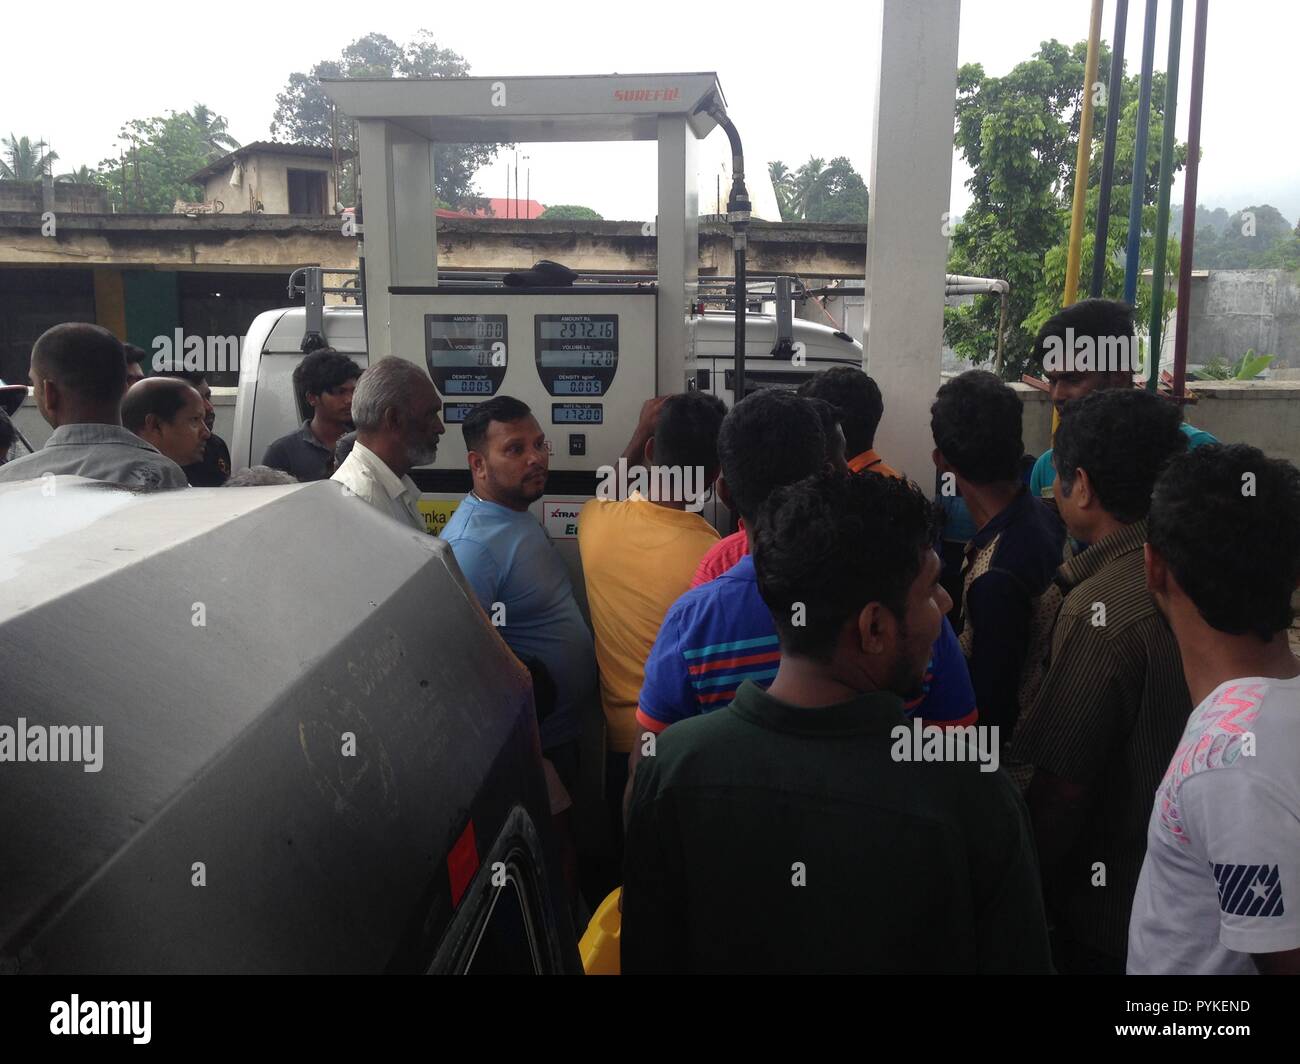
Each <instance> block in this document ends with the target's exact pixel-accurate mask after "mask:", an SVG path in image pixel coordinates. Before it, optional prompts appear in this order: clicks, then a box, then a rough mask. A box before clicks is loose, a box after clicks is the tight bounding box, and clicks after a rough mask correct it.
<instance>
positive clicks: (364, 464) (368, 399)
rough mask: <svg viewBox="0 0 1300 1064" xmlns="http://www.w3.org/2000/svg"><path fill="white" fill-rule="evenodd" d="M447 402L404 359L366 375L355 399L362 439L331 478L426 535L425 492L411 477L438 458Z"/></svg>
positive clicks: (386, 361)
mask: <svg viewBox="0 0 1300 1064" xmlns="http://www.w3.org/2000/svg"><path fill="white" fill-rule="evenodd" d="M441 409H442V400H440V399H439V398H438V392H437V389H435V388H434V386H433V381H431V380H430V379H429V376H428V374H426V373H425V372H424V370H422V369H420V368H419V367H418V366H416V365H415V364H414V363H413V362H407V361H406V360H405V359H402V358H384V359H381V360H380V361H378V362H376V363H375V364H374V365H372V366H371V367H370V368H369V369H367V370H366V371H365V372H364V373H363V374H361V378H360V379H359V380H358V381H357V387H356V391H355V392H353V394H352V421H353V423H354V424H355V425H356V430H357V438H356V443H355V445H354V446H353V448H352V453H351V454H349V455H348V457H347V459H346V460H345V461H344V462H343V464H342V465H341V466H339V468H338V471H337V472H336V473H335V474H334V476H333V477H331V478H330V479H331V480H335V481H337V482H338V483H340V484H342V485H343V487H344V489H345V490H346V491H347V492H348V493H349V494H351V495H355V496H356V497H357V498H359V499H362V500H363V501H365V502H367V503H369V504H370V505H371V506H373V507H374V508H375V509H376V510H379V511H380V512H381V513H385V514H388V515H389V516H390V517H393V518H395V519H396V520H398V521H404V522H406V523H407V524H409V525H410V526H411V527H412V528H417V529H419V530H420V531H421V532H423V531H424V519H423V518H422V517H421V516H420V511H419V509H418V508H417V506H416V501H417V500H418V499H419V497H420V489H419V488H418V487H416V485H415V481H413V480H412V479H411V478H410V476H409V475H408V474H409V473H410V471H411V470H412V469H413V468H415V467H416V466H421V465H427V464H428V463H430V462H432V461H433V459H434V457H435V456H436V455H437V453H438V437H439V436H441V435H442V434H443V433H444V432H445V431H446V429H445V428H444V426H443V424H442V419H441V418H439V417H438V411H439V410H441Z"/></svg>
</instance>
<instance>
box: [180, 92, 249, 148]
mask: <svg viewBox="0 0 1300 1064" xmlns="http://www.w3.org/2000/svg"><path fill="white" fill-rule="evenodd" d="M190 120H191V121H192V122H193V123H194V125H195V126H196V127H197V128H198V131H199V135H200V136H201V137H202V138H203V144H204V147H206V148H207V151H208V155H209V156H210V157H211V158H213V159H217V158H220V157H221V156H223V155H225V154H226V153H227V152H232V151H234V150H235V149H236V148H238V147H239V141H237V140H236V139H235V138H234V137H232V136H231V135H230V131H229V130H228V129H227V128H226V120H225V119H224V118H223V117H222V116H221V115H218V114H213V113H212V111H210V110H209V109H208V108H207V107H206V106H204V105H203V104H201V103H196V104H195V105H194V106H193V107H192V108H191V109H190Z"/></svg>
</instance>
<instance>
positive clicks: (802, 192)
mask: <svg viewBox="0 0 1300 1064" xmlns="http://www.w3.org/2000/svg"><path fill="white" fill-rule="evenodd" d="M828 176H829V175H828V174H827V173H826V160H825V159H818V158H816V157H809V159H808V161H807V162H806V163H804V164H803V166H801V167H799V169H798V170H797V171H796V172H795V175H794V186H795V208H796V217H797V218H799V219H804V218H807V217H808V213H809V209H810V208H811V207H812V205H813V204H814V203H816V202H817V201H818V200H820V199H821V198H822V197H823V196H825V194H826V179H827V177H828Z"/></svg>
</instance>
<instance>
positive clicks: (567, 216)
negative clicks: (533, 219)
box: [537, 203, 603, 222]
mask: <svg viewBox="0 0 1300 1064" xmlns="http://www.w3.org/2000/svg"><path fill="white" fill-rule="evenodd" d="M537 217H538V218H539V219H541V220H542V221H548V222H551V221H577V222H599V221H602V220H603V219H602V218H601V216H600V215H599V214H597V213H596V212H595V211H593V210H592V209H591V208H590V207H579V206H578V205H577V204H573V203H560V204H557V205H556V206H554V207H547V208H546V210H544V211H542V213H541V214H539V215H538V216H537Z"/></svg>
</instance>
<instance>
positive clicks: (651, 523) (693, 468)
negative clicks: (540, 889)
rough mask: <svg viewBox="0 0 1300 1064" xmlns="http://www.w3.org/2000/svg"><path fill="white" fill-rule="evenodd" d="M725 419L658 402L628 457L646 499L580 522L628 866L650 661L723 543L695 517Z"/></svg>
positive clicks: (720, 408)
mask: <svg viewBox="0 0 1300 1064" xmlns="http://www.w3.org/2000/svg"><path fill="white" fill-rule="evenodd" d="M726 413H727V408H726V406H725V405H724V404H723V402H722V400H721V399H719V398H718V397H717V396H714V395H706V394H704V393H702V392H688V393H686V394H683V395H670V396H668V397H667V398H665V399H663V400H651V401H650V402H649V403H647V404H646V407H645V409H644V410H643V412H642V421H641V424H640V425H639V426H638V430H637V433H636V434H635V435H634V436H633V440H632V443H630V444H629V447H628V450H627V451H625V452H624V455H625V457H627V459H628V461H629V463H641V464H642V465H643V466H644V470H645V475H644V476H641V477H637V478H631V477H629V478H627V480H628V482H629V483H631V482H633V481H634V480H635V481H636V482H639V483H640V485H641V486H642V487H645V488H646V489H647V490H646V491H633V492H631V494H630V495H629V496H628V497H627V498H626V499H610V498H596V499H593V500H592V501H591V502H589V503H587V504H586V505H585V506H584V507H583V508H582V511H581V513H580V514H579V515H578V549H579V551H580V552H581V554H582V572H583V578H584V579H585V581H586V584H587V602H588V605H589V607H590V610H591V625H592V628H593V630H594V632H595V636H596V661H597V663H598V664H599V666H600V698H601V704H602V706H603V707H604V710H605V725H606V741H605V750H606V765H605V797H606V800H607V803H608V805H609V811H610V825H611V829H612V831H613V832H614V838H615V851H616V856H617V858H618V860H619V862H620V865H621V862H622V833H623V832H622V825H623V806H622V803H623V790H624V787H625V785H626V783H627V759H628V754H629V753H630V752H631V750H632V743H633V741H634V740H635V737H636V734H637V731H638V729H637V724H636V706H637V697H638V695H639V694H640V692H641V681H642V674H643V670H644V668H645V661H646V658H647V657H648V656H649V654H650V648H651V647H652V646H653V645H654V641H655V637H656V636H657V635H658V634H659V625H660V623H661V622H662V621H663V619H664V614H665V613H667V612H668V607H669V606H671V605H672V604H673V603H674V602H675V601H676V600H677V598H678V597H679V596H680V595H681V594H682V593H683V592H685V591H686V590H687V588H689V587H690V583H691V576H692V575H693V574H694V573H695V567H696V566H697V565H698V564H699V562H700V559H701V558H702V557H703V556H704V554H705V552H706V551H707V550H708V549H709V548H710V547H711V546H713V544H714V543H716V542H717V541H718V533H717V532H716V531H715V530H714V528H713V526H712V525H710V524H709V523H708V522H707V521H706V520H705V519H704V518H703V517H701V516H700V514H699V513H698V512H693V511H698V509H699V507H700V506H701V505H702V504H703V499H702V498H701V497H700V496H701V494H702V493H703V491H705V490H707V489H708V488H710V487H711V486H712V484H713V482H714V480H716V479H717V476H718V464H719V463H718V430H719V428H720V427H721V425H722V419H723V417H724V416H725V415H726ZM607 469H608V467H607ZM683 487H685V489H686V490H683ZM598 494H604V493H603V492H598Z"/></svg>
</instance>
